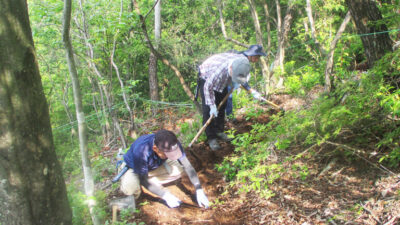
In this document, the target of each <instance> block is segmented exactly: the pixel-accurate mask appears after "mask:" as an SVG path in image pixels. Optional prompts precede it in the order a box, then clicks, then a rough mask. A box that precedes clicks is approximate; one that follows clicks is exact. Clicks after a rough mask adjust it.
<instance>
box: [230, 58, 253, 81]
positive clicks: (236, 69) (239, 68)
mask: <svg viewBox="0 0 400 225" xmlns="http://www.w3.org/2000/svg"><path fill="white" fill-rule="evenodd" d="M229 72H230V74H231V76H232V82H234V83H239V84H244V83H246V82H247V76H248V75H249V72H250V63H249V60H248V59H246V58H237V59H234V60H233V61H232V62H231V63H230V66H229Z"/></svg>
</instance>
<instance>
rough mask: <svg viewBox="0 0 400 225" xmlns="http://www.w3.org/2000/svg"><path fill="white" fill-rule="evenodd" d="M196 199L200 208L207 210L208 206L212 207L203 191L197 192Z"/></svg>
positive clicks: (198, 190)
mask: <svg viewBox="0 0 400 225" xmlns="http://www.w3.org/2000/svg"><path fill="white" fill-rule="evenodd" d="M196 199H197V204H199V206H200V207H204V208H206V209H207V208H208V206H209V205H210V203H209V202H208V199H207V196H206V194H204V191H203V189H197V190H196Z"/></svg>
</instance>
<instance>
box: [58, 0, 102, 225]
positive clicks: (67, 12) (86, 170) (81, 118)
mask: <svg viewBox="0 0 400 225" xmlns="http://www.w3.org/2000/svg"><path fill="white" fill-rule="evenodd" d="M71 11H72V9H71V0H65V1H64V16H63V43H64V47H65V51H66V57H67V62H68V69H69V74H70V78H71V82H72V89H73V91H74V102H75V109H76V118H77V121H78V134H79V149H80V152H81V158H82V167H83V175H84V180H85V181H84V182H85V185H84V187H85V194H86V196H87V198H88V200H87V203H88V207H89V211H90V215H91V217H92V222H93V224H94V225H98V224H100V220H99V218H98V216H97V215H96V213H95V211H94V207H95V205H96V201H95V199H94V193H95V189H94V180H93V175H92V168H91V166H90V159H89V153H88V148H87V128H86V121H85V114H84V112H83V106H82V96H81V90H80V85H79V79H78V74H77V71H76V66H75V60H74V53H73V49H72V44H71V40H70V37H69V29H70V21H71Z"/></svg>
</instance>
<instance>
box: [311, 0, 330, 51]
mask: <svg viewBox="0 0 400 225" xmlns="http://www.w3.org/2000/svg"><path fill="white" fill-rule="evenodd" d="M306 12H307V17H308V22H309V23H310V28H311V37H312V39H313V40H314V44H315V45H316V46H317V49H318V51H319V53H320V56H325V55H326V53H325V50H324V49H323V47H322V46H321V44H320V43H319V41H318V39H317V35H316V31H315V25H314V17H313V15H312V8H311V1H310V0H307V4H306Z"/></svg>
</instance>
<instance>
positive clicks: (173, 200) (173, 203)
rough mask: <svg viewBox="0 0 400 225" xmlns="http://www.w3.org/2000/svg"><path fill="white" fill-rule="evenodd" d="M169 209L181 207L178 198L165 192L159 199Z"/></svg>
mask: <svg viewBox="0 0 400 225" xmlns="http://www.w3.org/2000/svg"><path fill="white" fill-rule="evenodd" d="M161 198H162V199H163V200H164V201H165V202H166V203H167V205H168V206H169V207H170V208H176V207H178V206H180V205H181V203H182V201H181V200H179V198H177V197H175V195H173V194H171V193H169V192H165V194H164V195H163V196H162V197H161Z"/></svg>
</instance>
